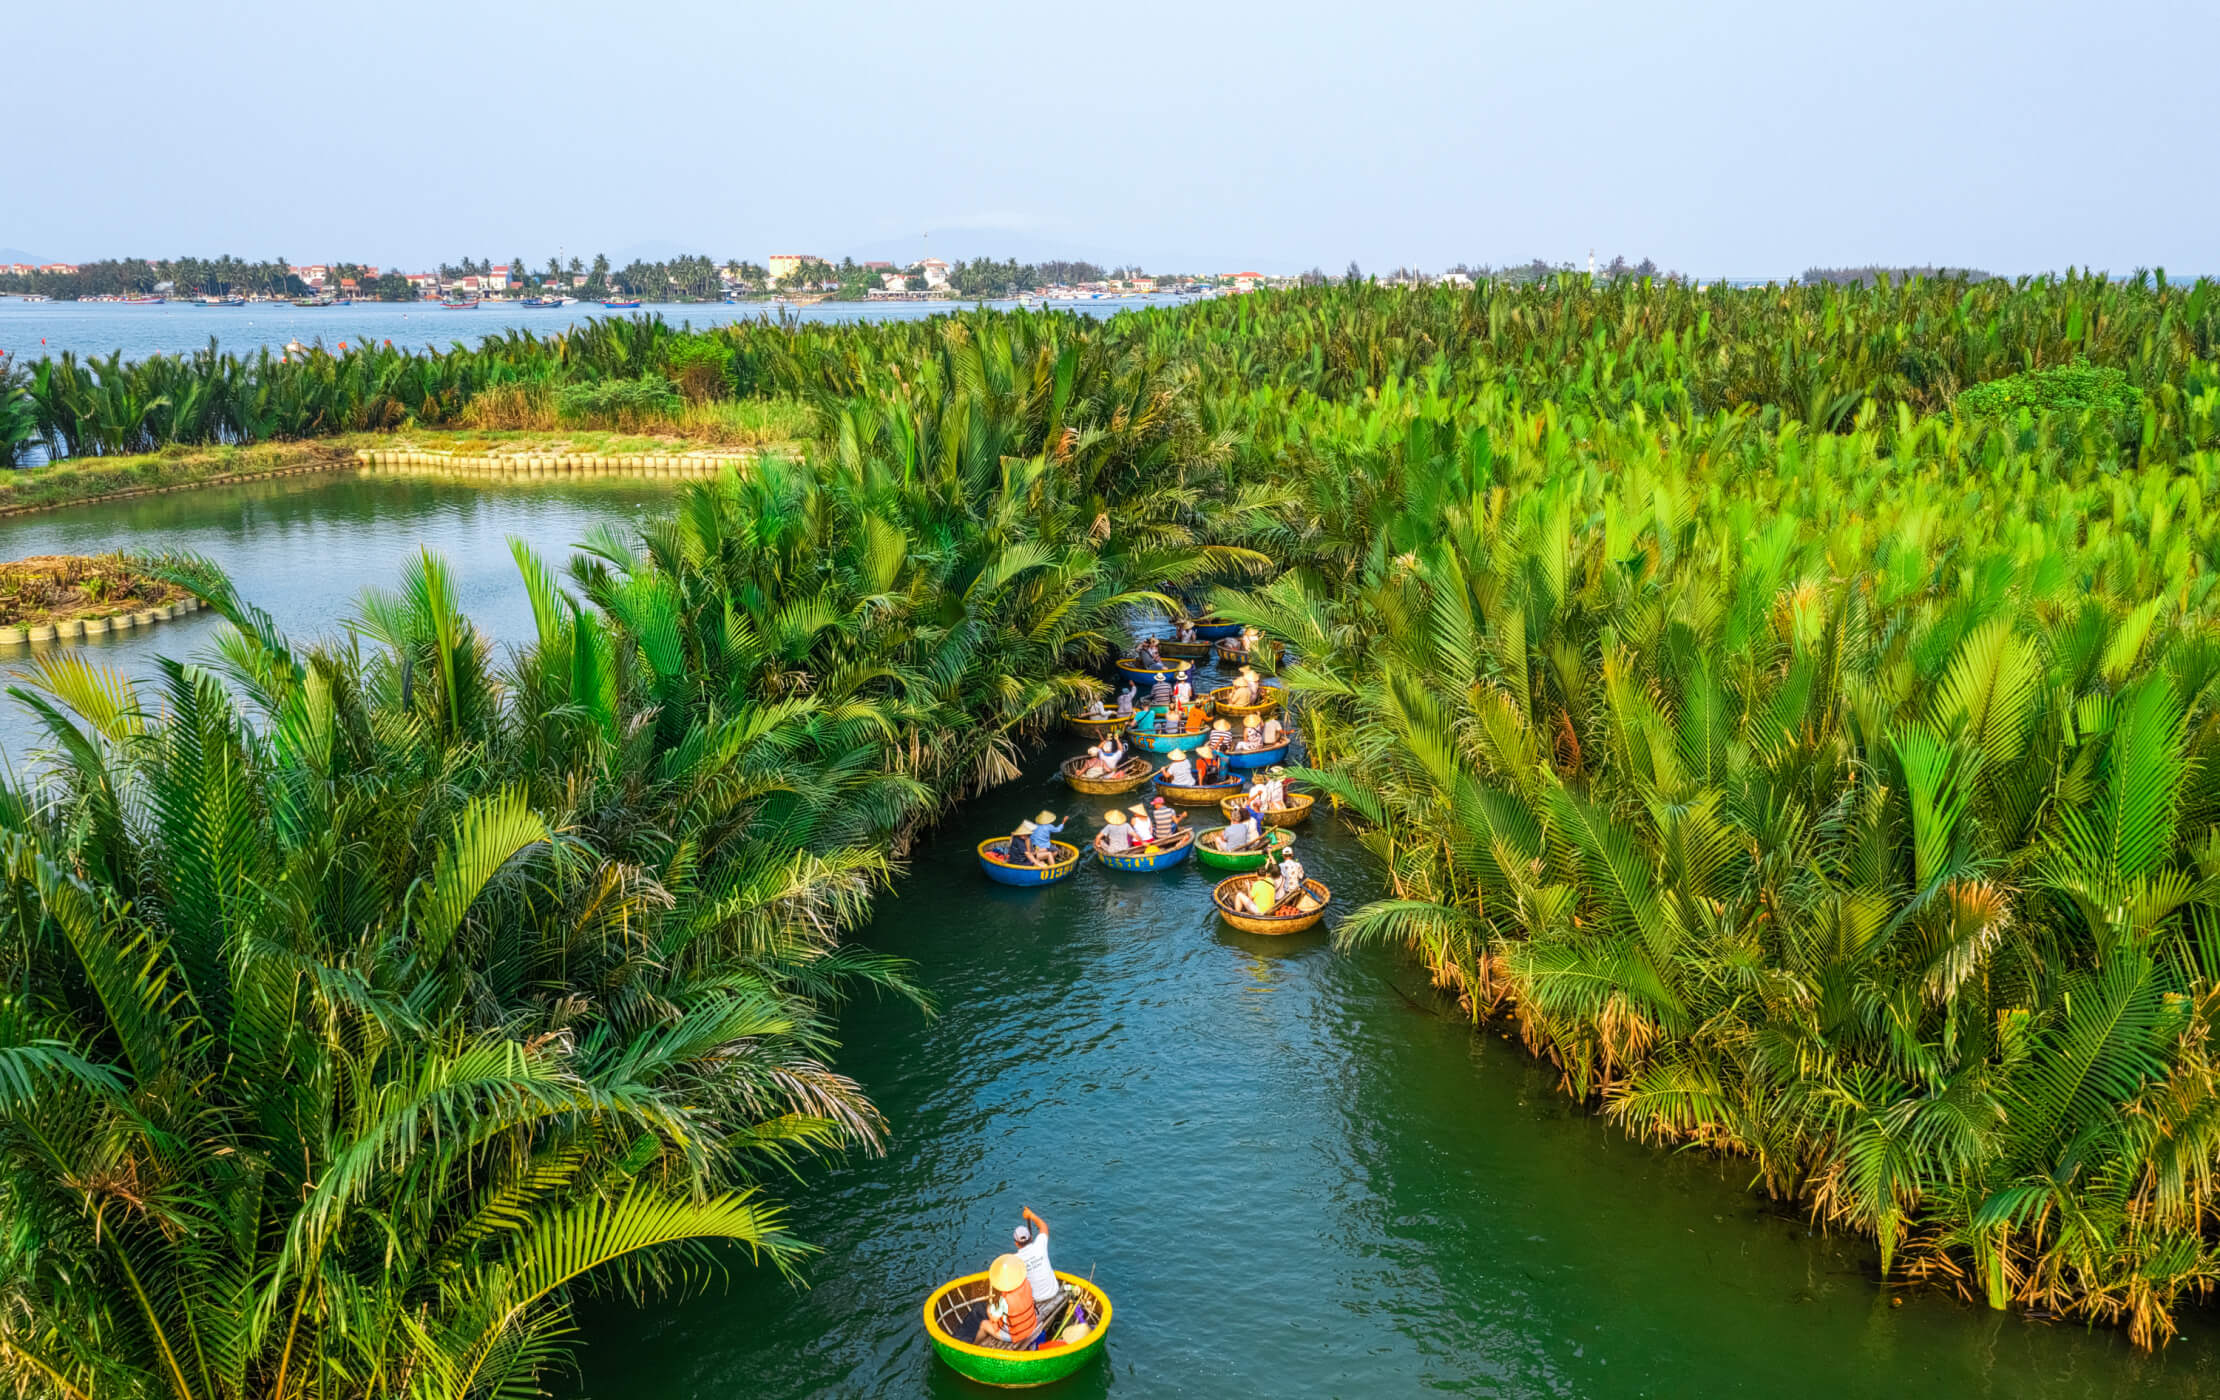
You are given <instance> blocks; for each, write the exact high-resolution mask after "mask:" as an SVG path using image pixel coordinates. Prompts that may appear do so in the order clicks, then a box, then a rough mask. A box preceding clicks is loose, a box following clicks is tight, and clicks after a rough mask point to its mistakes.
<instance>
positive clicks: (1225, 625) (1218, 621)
mask: <svg viewBox="0 0 2220 1400" xmlns="http://www.w3.org/2000/svg"><path fill="white" fill-rule="evenodd" d="M1195 635H1196V636H1198V637H1200V638H1202V639H1203V640H1204V641H1206V642H1215V641H1217V640H1218V639H1219V638H1221V637H1238V636H1240V635H1241V624H1240V623H1238V622H1228V621H1226V620H1225V619H1224V618H1222V617H1198V618H1196V619H1195Z"/></svg>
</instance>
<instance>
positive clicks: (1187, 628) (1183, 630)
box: [1178, 617, 1195, 642]
mask: <svg viewBox="0 0 2220 1400" xmlns="http://www.w3.org/2000/svg"><path fill="white" fill-rule="evenodd" d="M1178 640H1180V641H1183V642H1191V641H1193V640H1195V619H1193V618H1191V617H1183V618H1181V619H1180V620H1179V637H1178Z"/></svg>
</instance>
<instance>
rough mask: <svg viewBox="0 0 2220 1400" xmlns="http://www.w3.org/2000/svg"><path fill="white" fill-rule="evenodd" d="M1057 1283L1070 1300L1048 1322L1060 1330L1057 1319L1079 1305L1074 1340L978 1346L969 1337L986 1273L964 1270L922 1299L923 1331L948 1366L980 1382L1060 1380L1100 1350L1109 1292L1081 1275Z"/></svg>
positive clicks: (983, 1299) (1060, 1277) (983, 1298)
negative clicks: (1079, 1331)
mask: <svg viewBox="0 0 2220 1400" xmlns="http://www.w3.org/2000/svg"><path fill="white" fill-rule="evenodd" d="M1056 1278H1057V1281H1058V1282H1060V1283H1062V1284H1063V1285H1064V1294H1065V1296H1066V1297H1067V1298H1070V1299H1071V1300H1072V1303H1071V1304H1066V1303H1062V1302H1059V1303H1058V1304H1057V1305H1056V1306H1055V1307H1054V1308H1052V1309H1051V1310H1050V1312H1049V1316H1048V1321H1049V1323H1050V1324H1051V1325H1054V1326H1057V1327H1058V1328H1059V1329H1061V1327H1062V1325H1063V1324H1062V1323H1060V1322H1059V1321H1058V1319H1059V1317H1062V1316H1068V1315H1069V1312H1070V1309H1071V1307H1072V1306H1073V1305H1076V1306H1077V1307H1079V1308H1083V1309H1084V1310H1085V1311H1086V1314H1087V1319H1088V1324H1089V1325H1088V1329H1087V1335H1086V1336H1085V1337H1084V1338H1082V1339H1081V1340H1079V1341H1077V1342H1070V1343H1066V1342H1061V1341H1051V1342H1048V1343H1046V1344H1044V1345H1042V1346H1041V1347H1040V1348H1038V1349H1037V1350H1033V1351H1018V1350H1016V1349H1015V1348H1011V1347H1003V1346H993V1345H984V1346H983V1345H981V1344H979V1343H977V1342H974V1341H972V1340H971V1338H973V1337H975V1336H977V1335H978V1333H979V1317H980V1314H981V1312H982V1311H983V1310H984V1309H985V1308H986V1305H987V1291H988V1290H987V1276H986V1275H985V1274H966V1275H964V1276H963V1277H962V1278H959V1279H952V1280H950V1281H949V1282H947V1283H944V1284H942V1285H941V1286H940V1287H939V1288H937V1289H935V1290H933V1296H932V1297H930V1298H927V1299H926V1300H925V1335H926V1336H927V1337H928V1338H930V1339H931V1340H932V1343H933V1350H934V1351H936V1352H939V1353H940V1359H941V1360H943V1361H945V1362H947V1363H948V1367H949V1369H950V1370H952V1371H954V1372H955V1373H956V1374H957V1375H960V1376H963V1377H964V1378H966V1379H967V1380H974V1381H977V1382H979V1383H980V1384H981V1385H999V1386H1029V1385H1047V1384H1048V1383H1049V1382H1050V1381H1060V1380H1062V1379H1063V1378H1064V1377H1066V1376H1068V1375H1071V1374H1072V1373H1073V1372H1075V1371H1077V1370H1078V1369H1079V1368H1080V1367H1082V1366H1085V1365H1087V1364H1088V1363H1090V1362H1092V1361H1093V1360H1094V1359H1095V1358H1096V1357H1097V1356H1099V1355H1101V1354H1102V1345H1103V1338H1104V1337H1106V1336H1108V1335H1109V1332H1110V1315H1111V1307H1110V1295H1109V1294H1107V1293H1105V1292H1103V1291H1102V1290H1101V1289H1100V1288H1097V1287H1096V1286H1095V1285H1093V1284H1091V1283H1089V1282H1087V1281H1086V1280H1085V1279H1083V1278H1073V1277H1072V1276H1071V1275H1070V1274H1067V1273H1061V1272H1059V1273H1058V1274H1057V1275H1056Z"/></svg>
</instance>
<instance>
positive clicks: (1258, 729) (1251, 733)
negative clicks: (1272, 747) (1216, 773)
mask: <svg viewBox="0 0 2220 1400" xmlns="http://www.w3.org/2000/svg"><path fill="white" fill-rule="evenodd" d="M1263 734H1264V727H1263V722H1262V721H1260V720H1259V719H1257V717H1256V716H1255V715H1243V716H1242V717H1241V739H1240V742H1239V743H1236V744H1235V745H1234V746H1233V751H1234V752H1235V753H1255V752H1256V751H1257V750H1258V749H1261V748H1263V747H1264V738H1263Z"/></svg>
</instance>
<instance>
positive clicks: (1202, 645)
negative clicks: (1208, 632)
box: [1156, 641, 1214, 661]
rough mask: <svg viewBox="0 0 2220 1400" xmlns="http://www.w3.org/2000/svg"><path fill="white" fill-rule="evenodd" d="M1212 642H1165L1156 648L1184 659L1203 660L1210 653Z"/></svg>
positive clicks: (1167, 654)
mask: <svg viewBox="0 0 2220 1400" xmlns="http://www.w3.org/2000/svg"><path fill="white" fill-rule="evenodd" d="M1213 645H1214V643H1211V642H1163V641H1160V642H1158V643H1157V644H1156V649H1157V650H1158V651H1160V652H1162V653H1164V654H1165V655H1166V656H1176V657H1178V658H1179V659H1180V660H1182V661H1201V660H1203V659H1204V658H1206V657H1208V656H1209V655H1210V649H1211V647H1212V646H1213Z"/></svg>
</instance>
